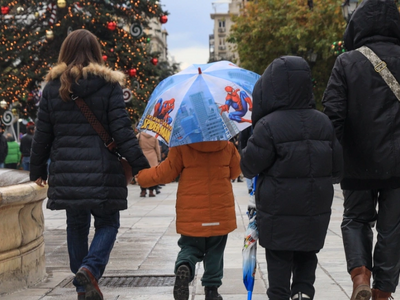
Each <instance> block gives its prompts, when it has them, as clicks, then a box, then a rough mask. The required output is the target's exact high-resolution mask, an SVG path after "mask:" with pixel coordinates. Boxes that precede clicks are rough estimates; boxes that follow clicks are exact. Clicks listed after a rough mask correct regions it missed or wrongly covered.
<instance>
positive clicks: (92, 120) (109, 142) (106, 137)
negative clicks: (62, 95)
mask: <svg viewBox="0 0 400 300" xmlns="http://www.w3.org/2000/svg"><path fill="white" fill-rule="evenodd" d="M71 99H72V100H73V101H75V103H76V105H77V106H78V107H79V108H80V110H81V112H82V114H83V115H84V116H85V118H86V120H87V121H88V122H89V124H90V125H92V127H93V129H94V130H95V131H96V132H97V134H98V135H99V137H100V138H101V140H102V141H103V143H104V146H106V148H108V150H110V151H111V152H112V153H115V154H117V155H118V157H121V155H120V154H119V153H118V152H117V151H116V148H117V144H116V143H115V141H114V139H113V138H112V137H111V136H110V134H109V133H108V132H107V131H106V129H105V128H104V126H103V125H102V124H101V123H100V121H99V120H98V119H97V117H96V116H95V115H94V114H93V112H92V110H91V109H90V107H89V106H88V105H87V104H86V102H85V101H83V99H82V98H80V97H78V96H74V95H71Z"/></svg>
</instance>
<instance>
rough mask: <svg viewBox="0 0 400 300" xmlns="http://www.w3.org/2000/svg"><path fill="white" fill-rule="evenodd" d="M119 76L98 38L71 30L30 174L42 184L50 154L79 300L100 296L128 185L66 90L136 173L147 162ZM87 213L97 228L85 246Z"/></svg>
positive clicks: (42, 113)
mask: <svg viewBox="0 0 400 300" xmlns="http://www.w3.org/2000/svg"><path fill="white" fill-rule="evenodd" d="M124 78H125V76H124V74H123V73H121V72H117V71H112V70H110V69H108V68H106V67H105V66H104V65H103V59H102V55H101V48H100V44H99V42H98V41H97V38H96V36H94V35H93V34H92V33H90V32H89V31H87V30H83V29H82V30H76V31H74V32H72V33H71V34H69V35H68V37H67V38H66V39H65V41H64V42H63V44H62V46H61V51H60V55H59V59H58V65H57V66H55V67H54V68H53V69H52V70H51V71H50V72H49V74H48V75H47V78H46V81H48V83H47V84H46V86H45V88H44V91H43V98H42V100H41V101H40V108H39V113H38V121H37V124H36V132H35V135H34V138H33V143H32V152H31V161H30V179H31V180H32V181H36V183H37V184H39V185H43V184H46V180H47V164H46V163H47V160H48V159H49V158H50V159H51V163H50V168H49V190H48V202H47V208H50V209H57V210H58V209H65V210H66V213H67V242H68V253H69V257H70V267H71V271H72V272H73V273H75V274H76V277H75V280H74V285H75V286H76V290H77V292H78V299H94V300H96V299H99V300H100V299H103V296H102V294H101V291H100V289H99V288H98V285H97V281H98V280H99V279H100V277H101V276H102V274H103V272H104V270H105V267H106V265H107V263H108V259H109V255H110V252H111V250H112V248H113V245H114V241H115V239H116V235H117V232H118V228H119V211H120V210H123V209H126V208H127V192H128V191H127V187H126V179H125V175H124V171H123V168H122V165H121V163H120V162H119V161H118V157H117V156H116V155H114V154H112V153H111V152H110V151H109V150H108V149H107V148H106V147H105V146H104V143H103V141H102V140H101V139H100V137H99V135H98V134H97V133H96V131H95V130H94V129H93V128H92V126H91V125H90V124H89V123H88V121H87V120H86V118H85V116H84V115H83V114H82V112H81V110H80V109H79V107H78V106H77V104H76V103H75V102H74V101H72V100H71V94H73V95H74V96H79V97H81V98H82V99H83V100H84V101H85V102H86V103H87V105H88V106H89V107H90V109H91V110H92V112H93V113H94V115H95V116H96V117H97V119H98V120H99V121H100V122H101V124H102V125H103V126H104V128H105V129H106V130H107V131H108V132H109V133H110V135H111V136H112V137H113V138H114V140H115V142H116V144H117V146H118V149H119V152H120V153H121V155H122V156H124V157H125V158H126V159H127V160H128V162H129V164H130V165H131V167H132V172H133V175H135V174H137V173H138V172H139V170H141V169H143V168H148V167H150V166H149V164H148V162H147V160H146V158H145V156H144V155H143V153H142V150H141V149H140V147H139V145H138V141H137V139H136V137H135V134H134V131H133V129H132V127H131V121H130V119H129V117H128V114H127V112H126V110H125V103H124V100H123V94H122V88H121V84H123V81H124ZM91 215H93V216H94V220H95V222H94V225H95V228H96V232H95V235H94V238H93V241H92V243H91V245H90V250H88V248H89V247H88V234H89V228H90V219H91ZM85 297H86V298H85Z"/></svg>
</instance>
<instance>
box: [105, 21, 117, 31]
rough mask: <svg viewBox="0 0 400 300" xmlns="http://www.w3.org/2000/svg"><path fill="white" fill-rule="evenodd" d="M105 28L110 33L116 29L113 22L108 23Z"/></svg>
mask: <svg viewBox="0 0 400 300" xmlns="http://www.w3.org/2000/svg"><path fill="white" fill-rule="evenodd" d="M107 28H108V29H109V30H111V31H113V30H115V29H117V23H115V22H114V21H110V22H108V24H107Z"/></svg>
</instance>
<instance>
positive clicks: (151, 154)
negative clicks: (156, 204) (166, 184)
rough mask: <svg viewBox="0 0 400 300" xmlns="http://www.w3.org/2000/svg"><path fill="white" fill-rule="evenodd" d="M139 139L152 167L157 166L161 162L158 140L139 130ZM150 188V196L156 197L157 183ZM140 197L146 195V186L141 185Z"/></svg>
mask: <svg viewBox="0 0 400 300" xmlns="http://www.w3.org/2000/svg"><path fill="white" fill-rule="evenodd" d="M136 137H137V139H138V141H139V146H140V148H142V151H143V154H144V156H146V158H147V160H148V162H149V164H150V166H151V167H155V166H157V165H158V164H159V163H160V162H161V149H160V145H159V143H158V140H157V139H156V138H155V137H154V136H152V135H150V134H148V133H146V132H139V133H138V135H137V136H136ZM148 189H149V197H155V196H156V194H154V192H155V191H156V189H157V185H154V186H151V187H149V188H148ZM140 197H146V188H144V187H142V186H140Z"/></svg>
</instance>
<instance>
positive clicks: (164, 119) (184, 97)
mask: <svg viewBox="0 0 400 300" xmlns="http://www.w3.org/2000/svg"><path fill="white" fill-rule="evenodd" d="M259 77H260V76H259V75H258V74H256V73H253V72H251V71H248V70H245V69H242V68H239V67H238V66H236V65H235V64H233V63H231V62H229V61H219V62H215V63H210V64H200V65H197V64H195V65H192V66H190V67H188V68H187V69H185V70H183V71H181V72H179V73H177V74H175V75H172V76H170V77H168V78H166V79H164V80H163V81H161V82H160V84H159V85H158V86H157V87H156V88H155V90H154V91H153V93H152V95H151V97H150V99H149V102H148V104H147V106H146V108H145V110H144V113H143V116H142V118H141V119H140V122H139V124H138V129H139V131H145V132H147V133H149V134H150V135H153V136H155V137H157V138H158V139H159V140H161V141H162V142H164V143H165V144H167V145H168V146H170V147H174V146H180V145H185V144H191V143H198V142H205V141H220V140H230V139H231V138H232V137H234V136H235V135H237V134H238V133H239V132H240V131H242V130H243V129H245V128H247V127H248V126H250V125H251V110H252V107H253V103H252V96H251V94H252V92H253V87H254V85H255V83H256V82H257V80H258V78H259Z"/></svg>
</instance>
